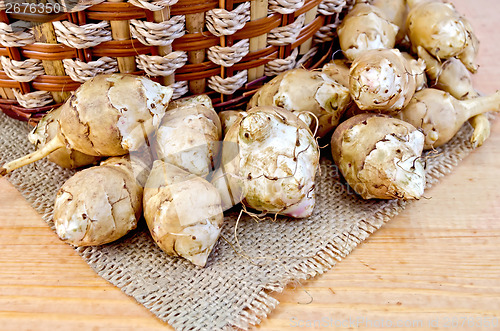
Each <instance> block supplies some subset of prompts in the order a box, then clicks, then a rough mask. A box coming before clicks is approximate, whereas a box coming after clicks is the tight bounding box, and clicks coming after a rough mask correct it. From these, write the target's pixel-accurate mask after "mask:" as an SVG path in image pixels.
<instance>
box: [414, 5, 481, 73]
mask: <svg viewBox="0 0 500 331" xmlns="http://www.w3.org/2000/svg"><path fill="white" fill-rule="evenodd" d="M406 26H407V28H408V37H409V38H410V41H411V43H412V48H413V51H414V52H415V53H416V52H417V47H418V46H421V47H423V48H424V49H426V50H427V51H428V52H429V53H430V54H432V55H433V56H434V57H436V58H438V59H442V60H445V59H449V58H451V57H455V56H456V57H458V58H459V59H460V60H461V61H462V62H463V63H464V64H465V65H466V67H467V69H469V70H470V71H471V72H475V71H476V70H477V65H476V64H475V58H476V54H477V50H478V47H479V42H478V40H477V38H476V36H475V35H474V32H473V31H472V27H471V25H470V23H469V22H468V21H467V20H466V19H465V18H464V17H462V16H460V14H459V13H457V11H456V10H455V8H454V7H453V5H452V4H450V3H443V2H440V1H424V2H421V3H418V4H416V5H415V6H414V7H412V8H411V9H410V12H409V14H408V19H407V22H406Z"/></svg>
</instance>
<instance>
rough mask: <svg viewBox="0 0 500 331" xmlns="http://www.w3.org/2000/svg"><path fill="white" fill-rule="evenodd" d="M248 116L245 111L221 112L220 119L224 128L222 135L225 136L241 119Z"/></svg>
mask: <svg viewBox="0 0 500 331" xmlns="http://www.w3.org/2000/svg"><path fill="white" fill-rule="evenodd" d="M246 115H247V113H246V112H245V111H238V110H224V111H221V112H219V119H220V122H221V126H222V135H223V136H225V135H226V133H227V131H229V128H230V127H231V126H233V124H234V123H236V122H237V121H238V120H239V119H240V118H243V117H245V116H246Z"/></svg>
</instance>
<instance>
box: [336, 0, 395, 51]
mask: <svg viewBox="0 0 500 331" xmlns="http://www.w3.org/2000/svg"><path fill="white" fill-rule="evenodd" d="M398 30H399V28H398V27H397V25H395V24H393V23H391V22H390V21H389V20H388V19H387V18H386V16H385V14H384V13H383V12H382V11H381V10H380V9H379V8H377V7H375V6H372V5H370V4H366V3H357V4H356V5H354V7H353V9H351V10H350V11H349V13H348V14H347V15H346V16H345V17H344V18H343V19H342V23H341V24H340V26H339V27H338V28H337V33H338V36H339V43H340V48H341V49H342V51H343V53H344V55H345V56H346V58H347V59H349V60H350V61H354V60H355V59H356V58H357V57H358V56H360V55H361V54H363V53H364V52H365V51H368V50H373V49H390V48H394V46H395V44H396V35H397V33H398Z"/></svg>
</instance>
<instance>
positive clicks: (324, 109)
mask: <svg viewBox="0 0 500 331" xmlns="http://www.w3.org/2000/svg"><path fill="white" fill-rule="evenodd" d="M270 83H271V84H266V85H264V86H263V87H261V88H260V90H259V91H258V92H257V93H256V94H255V95H254V96H253V97H252V99H251V100H250V102H249V104H248V107H247V109H252V108H253V107H256V106H277V107H282V108H285V109H287V110H289V111H292V112H296V113H302V116H303V117H301V118H302V119H303V120H304V121H306V122H307V123H306V124H310V125H311V127H312V128H314V130H315V131H316V133H317V136H318V137H322V136H324V135H326V134H327V133H328V132H330V131H332V130H333V129H334V128H335V127H336V126H337V125H338V123H339V120H340V117H341V116H342V114H343V112H344V111H345V109H346V108H347V106H348V104H349V102H350V96H349V90H348V88H347V87H345V86H344V85H342V83H340V82H337V81H336V80H335V79H334V77H333V76H329V75H327V74H325V73H322V72H317V71H308V70H305V69H301V68H297V69H292V70H289V71H286V72H284V73H282V74H280V75H279V76H278V77H277V79H276V80H272V81H271V82H270ZM306 113H312V114H313V115H314V116H313V117H309V118H307V117H308V116H307V114H306ZM314 117H316V118H317V119H318V123H316V121H315V119H314Z"/></svg>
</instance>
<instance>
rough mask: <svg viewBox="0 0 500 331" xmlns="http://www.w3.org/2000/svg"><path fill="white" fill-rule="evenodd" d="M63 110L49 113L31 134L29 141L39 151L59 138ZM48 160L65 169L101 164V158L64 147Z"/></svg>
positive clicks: (58, 109)
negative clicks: (49, 142) (55, 138)
mask: <svg viewBox="0 0 500 331" xmlns="http://www.w3.org/2000/svg"><path fill="white" fill-rule="evenodd" d="M60 113H61V108H56V109H53V110H51V111H50V112H49V113H47V114H46V115H45V116H43V118H42V119H41V120H40V122H38V124H37V126H36V127H35V128H34V129H33V130H32V131H31V132H30V133H29V135H28V140H29V141H30V142H31V143H32V144H33V145H35V147H36V148H37V149H40V148H42V147H43V146H44V145H45V144H46V143H47V141H50V140H51V139H52V138H54V137H55V136H57V134H58V132H59V130H60V129H59V120H58V119H59V114H60ZM47 158H48V160H49V161H51V162H54V163H55V164H57V165H59V166H60V167H63V168H69V169H74V168H80V167H83V166H86V165H90V164H95V163H97V162H99V160H100V157H98V156H93V155H87V154H84V153H81V152H78V151H75V150H74V149H71V148H68V147H63V148H60V149H58V150H55V151H54V152H52V153H50V154H49V155H48V157H47Z"/></svg>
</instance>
